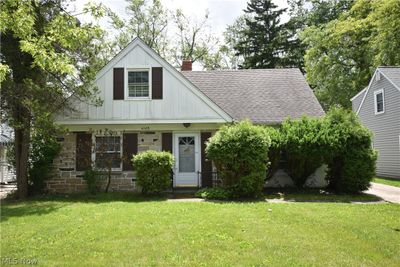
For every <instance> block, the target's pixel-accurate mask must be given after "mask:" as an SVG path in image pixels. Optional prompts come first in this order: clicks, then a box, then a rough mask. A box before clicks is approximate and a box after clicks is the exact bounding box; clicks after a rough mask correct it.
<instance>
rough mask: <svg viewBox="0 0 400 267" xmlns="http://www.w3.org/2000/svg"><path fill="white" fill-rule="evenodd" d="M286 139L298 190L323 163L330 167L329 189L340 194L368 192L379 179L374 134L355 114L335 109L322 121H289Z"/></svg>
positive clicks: (328, 173)
mask: <svg viewBox="0 0 400 267" xmlns="http://www.w3.org/2000/svg"><path fill="white" fill-rule="evenodd" d="M282 138H283V142H282V144H283V145H282V146H283V149H284V150H285V152H286V154H287V157H288V168H287V171H288V173H289V175H290V176H291V177H292V179H293V180H294V183H295V184H296V186H297V187H300V188H301V187H303V186H304V183H305V181H306V179H307V177H308V176H309V175H311V174H312V173H313V172H314V171H315V170H316V168H318V167H319V166H320V165H321V164H322V163H325V164H327V165H328V171H327V181H328V189H329V190H331V191H335V192H338V193H357V192H361V191H363V190H366V189H367V188H368V187H369V183H370V182H371V181H372V179H373V177H374V175H375V165H376V158H377V156H376V152H375V151H374V150H373V149H372V148H371V142H372V141H371V140H372V134H371V132H370V131H369V130H368V129H367V128H365V127H364V126H362V125H361V123H360V121H359V120H358V118H357V117H356V115H355V114H354V113H353V112H351V111H348V110H345V109H339V108H333V109H331V110H330V111H329V112H328V113H327V114H326V116H325V117H323V118H319V119H317V118H309V117H303V118H301V119H299V120H294V121H292V120H290V119H288V120H286V121H285V122H284V123H283V124H282Z"/></svg>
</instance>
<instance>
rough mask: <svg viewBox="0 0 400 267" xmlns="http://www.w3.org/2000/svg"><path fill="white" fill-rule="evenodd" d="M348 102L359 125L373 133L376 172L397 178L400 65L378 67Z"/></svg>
mask: <svg viewBox="0 0 400 267" xmlns="http://www.w3.org/2000/svg"><path fill="white" fill-rule="evenodd" d="M351 102H352V107H353V111H354V112H356V114H357V115H358V117H359V118H360V120H361V122H362V124H363V125H364V126H366V127H367V128H368V129H369V130H371V131H372V133H373V134H374V139H373V147H374V149H376V150H377V151H378V160H377V170H376V173H377V175H378V176H381V177H392V178H400V67H378V68H377V69H376V70H375V73H374V75H373V76H372V78H371V81H370V83H369V85H368V86H367V87H366V88H364V89H363V90H361V91H360V92H359V93H358V94H357V95H355V96H354V97H353V98H352V99H351Z"/></svg>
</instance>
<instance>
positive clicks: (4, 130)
mask: <svg viewBox="0 0 400 267" xmlns="http://www.w3.org/2000/svg"><path fill="white" fill-rule="evenodd" d="M12 141H13V136H12V129H11V128H10V127H8V126H7V125H5V124H1V125H0V183H2V184H3V183H8V182H12V181H14V180H15V173H14V169H13V167H12V166H11V165H10V164H9V163H8V162H7V157H6V155H7V149H8V147H9V146H10V145H11V144H12Z"/></svg>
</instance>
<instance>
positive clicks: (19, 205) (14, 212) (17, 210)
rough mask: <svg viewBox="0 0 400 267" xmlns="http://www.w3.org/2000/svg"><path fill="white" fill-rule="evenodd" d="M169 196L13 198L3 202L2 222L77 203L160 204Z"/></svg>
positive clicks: (125, 195) (102, 195)
mask: <svg viewBox="0 0 400 267" xmlns="http://www.w3.org/2000/svg"><path fill="white" fill-rule="evenodd" d="M168 198H169V195H167V194H163V195H142V194H139V193H132V192H129V193H128V192H127V193H114V192H112V193H98V194H88V193H76V194H54V195H41V196H33V197H29V198H27V199H25V200H15V199H12V198H9V199H3V200H1V221H2V222H3V221H5V220H7V219H9V218H10V217H21V216H31V215H36V216H37V215H39V216H40V215H45V214H49V213H51V212H54V211H57V210H58V209H60V208H62V207H65V206H68V205H71V204H75V203H94V204H101V203H110V202H131V203H135V202H155V201H157V202H159V201H165V200H167V199H168Z"/></svg>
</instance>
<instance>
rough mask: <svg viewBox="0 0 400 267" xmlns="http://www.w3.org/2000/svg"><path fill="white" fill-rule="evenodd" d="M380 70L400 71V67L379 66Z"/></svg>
mask: <svg viewBox="0 0 400 267" xmlns="http://www.w3.org/2000/svg"><path fill="white" fill-rule="evenodd" d="M378 69H400V66H378Z"/></svg>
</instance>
